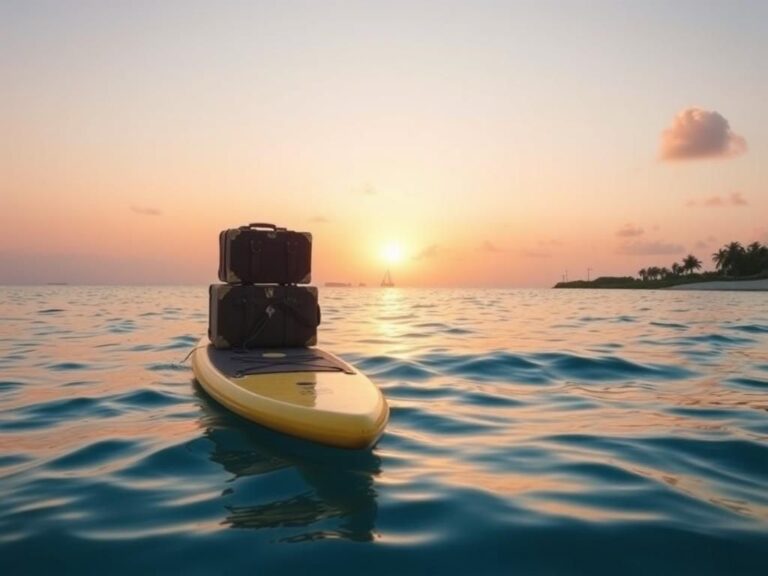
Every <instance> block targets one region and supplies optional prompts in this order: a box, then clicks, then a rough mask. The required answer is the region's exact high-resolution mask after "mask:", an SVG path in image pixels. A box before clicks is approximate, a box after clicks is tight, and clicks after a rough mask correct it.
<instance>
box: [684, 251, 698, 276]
mask: <svg viewBox="0 0 768 576" xmlns="http://www.w3.org/2000/svg"><path fill="white" fill-rule="evenodd" d="M700 268H701V260H699V259H698V258H696V256H694V255H693V254H688V256H686V257H685V258H683V270H685V271H686V272H688V274H693V271H694V270H699V269H700Z"/></svg>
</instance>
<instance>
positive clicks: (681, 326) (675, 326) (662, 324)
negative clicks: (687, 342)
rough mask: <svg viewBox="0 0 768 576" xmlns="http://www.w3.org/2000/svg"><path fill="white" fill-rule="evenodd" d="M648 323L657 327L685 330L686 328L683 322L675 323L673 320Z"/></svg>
mask: <svg viewBox="0 0 768 576" xmlns="http://www.w3.org/2000/svg"><path fill="white" fill-rule="evenodd" d="M649 324H650V325H651V326H658V327H659V328H672V329H674V330H685V329H686V328H688V326H686V325H685V324H676V323H675V322H649Z"/></svg>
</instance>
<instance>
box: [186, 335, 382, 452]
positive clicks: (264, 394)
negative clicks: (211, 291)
mask: <svg viewBox="0 0 768 576" xmlns="http://www.w3.org/2000/svg"><path fill="white" fill-rule="evenodd" d="M207 342H208V339H207V338H203V340H201V342H200V344H199V345H198V346H197V347H196V348H195V350H194V352H193V353H192V369H193V371H194V373H195V377H196V378H197V380H198V382H199V383H200V385H201V386H202V387H203V389H204V390H205V391H206V392H207V393H208V394H209V395H210V396H211V397H213V398H214V400H216V401H217V402H219V403H220V404H222V405H224V406H226V407H227V408H229V409H230V410H232V411H233V412H235V413H237V414H239V415H240V416H243V417H244V418H247V419H249V420H252V421H253V422H256V423H257V424H261V425H263V426H266V427H267V428H271V429H273V430H277V431H279V432H283V433H285V434H290V435H291V436H296V437H299V438H303V439H305V440H310V441H313V442H319V443H321V444H326V445H329V446H336V447H340V448H358V449H359V448H367V447H369V446H372V445H373V444H374V443H375V442H376V440H378V439H379V437H380V436H381V434H382V432H383V431H384V427H385V426H386V424H387V421H388V420H389V406H388V405H387V402H386V400H385V399H384V396H383V395H382V393H381V391H380V390H379V389H378V388H377V387H376V385H375V384H373V382H371V381H370V380H369V379H368V378H367V377H366V376H365V375H363V374H361V373H360V372H358V371H357V370H356V369H354V368H353V367H352V366H350V365H349V364H347V363H346V362H344V361H343V360H341V359H340V358H338V357H337V356H334V355H333V354H331V353H329V352H326V351H324V350H321V349H319V348H316V347H313V348H257V349H248V350H243V349H228V350H218V349H216V348H214V347H213V346H212V345H210V344H207Z"/></svg>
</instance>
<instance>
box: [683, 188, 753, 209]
mask: <svg viewBox="0 0 768 576" xmlns="http://www.w3.org/2000/svg"><path fill="white" fill-rule="evenodd" d="M747 204H749V202H747V199H746V198H744V196H743V195H742V194H741V192H731V193H730V194H729V195H728V196H718V195H716V196H710V197H709V198H705V199H704V200H701V201H697V200H688V202H686V206H708V207H710V208H720V207H723V206H746V205H747Z"/></svg>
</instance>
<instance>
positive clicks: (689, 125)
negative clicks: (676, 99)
mask: <svg viewBox="0 0 768 576" xmlns="http://www.w3.org/2000/svg"><path fill="white" fill-rule="evenodd" d="M746 150H747V141H746V140H745V139H744V138H743V137H741V136H739V135H738V134H735V133H734V132H733V131H732V130H731V127H730V125H729V124H728V120H726V119H725V118H724V117H723V116H722V115H721V114H720V113H719V112H715V111H711V112H710V111H708V110H702V109H701V108H686V109H685V110H683V111H682V112H680V113H679V114H678V115H677V116H675V119H674V121H673V122H672V126H670V127H669V128H667V129H666V130H664V132H663V133H662V135H661V150H660V157H661V159H662V160H691V159H695V158H728V157H732V156H738V155H739V154H743V153H744V152H745V151H746Z"/></svg>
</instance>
